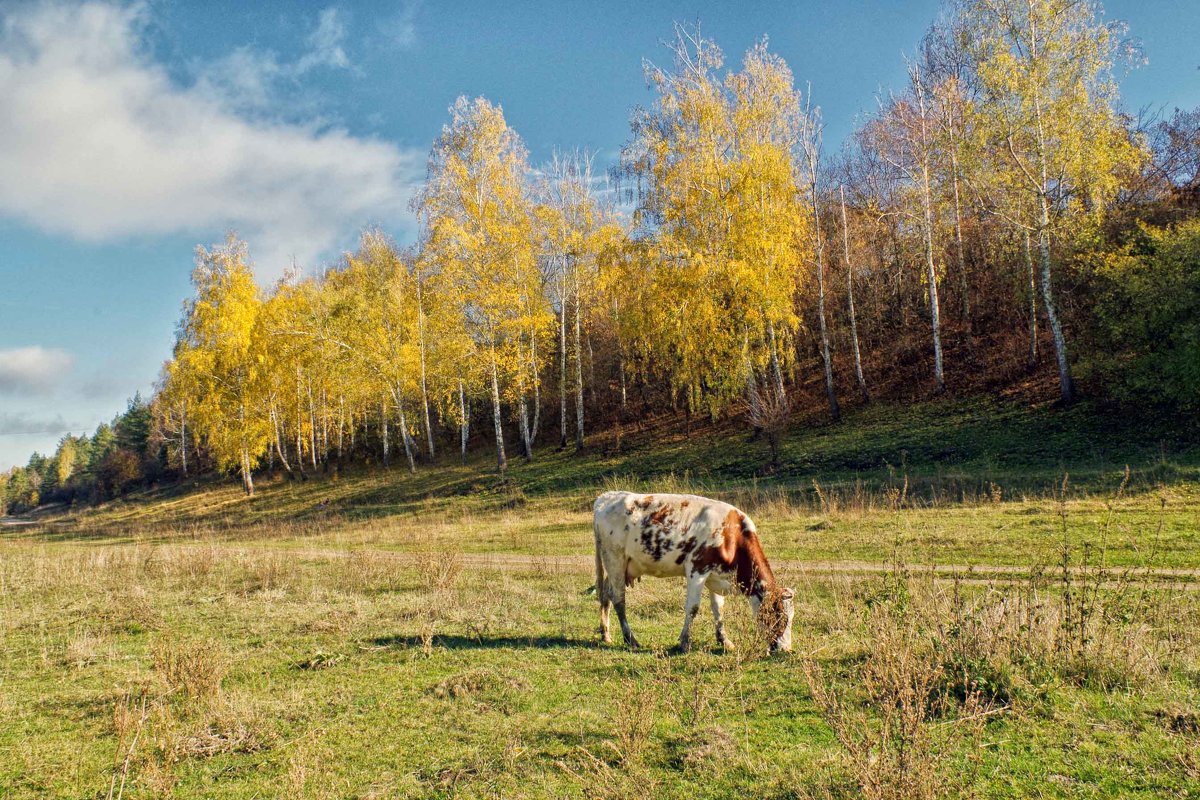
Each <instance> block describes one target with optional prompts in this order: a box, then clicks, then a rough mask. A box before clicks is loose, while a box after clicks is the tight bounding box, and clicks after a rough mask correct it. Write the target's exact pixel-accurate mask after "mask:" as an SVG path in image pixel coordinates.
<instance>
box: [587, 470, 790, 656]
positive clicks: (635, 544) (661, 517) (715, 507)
mask: <svg viewBox="0 0 1200 800" xmlns="http://www.w3.org/2000/svg"><path fill="white" fill-rule="evenodd" d="M592 508H593V517H592V527H593V529H594V531H595V535H596V594H597V595H598V596H599V598H600V635H601V637H602V638H603V640H604V641H606V642H610V641H612V637H611V635H610V634H609V630H608V610H609V605H610V604H611V605H612V606H613V607H615V608H616V610H617V619H618V620H620V622H621V633H622V635H623V636H624V637H625V644H627V645H629V646H630V647H637V646H638V644H637V639H635V638H634V636H633V632H632V631H630V630H629V622H628V620H627V619H626V617H625V587H627V586H630V585H632V584H633V582H634V581H635V580H637V579H638V578H640V577H642V576H643V575H656V576H659V577H667V576H672V575H682V576H684V577H685V578H687V605H686V607H685V611H684V616H683V632H682V633H680V634H679V648H680V650H683V651H685V652H686V651H687V649H688V647H689V645H690V643H691V642H690V630H691V626H692V620H693V619H694V618H695V616H696V612H697V611H699V610H700V595H701V593H702V592H703V591H704V587H705V586H707V587H708V590H709V592H710V593H711V596H712V597H711V600H712V613H713V618H714V619H715V620H716V623H717V643H718V644H719V645H722V646H724V647H731V646H732V644H733V643H732V642H730V641H729V637H727V636H726V635H725V629H724V626H723V625H722V621H721V609H722V606H723V605H724V603H725V595H726V594H727V593H728V592H729V590H730V588H731V587H736V588H737V589H738V591H740V592H741V593H742V594H744V595H746V597H747V598H748V599H749V600H750V606H751V608H753V609H754V613H755V616H756V617H757V618H758V621H759V624H760V625H762V626H763V627H764V628H765V629H766V631H767V633H768V635H769V636H770V637H771V652H775V651H776V650H791V649H792V614H793V613H794V609H793V606H792V598H793V597H794V593H793V591H792V590H791V589H784V588H780V587H779V585H778V584H777V583H776V582H775V575H774V574H773V573H772V572H771V565H770V564H769V563H767V557H766V556H765V555H763V551H762V547H761V545H760V544H759V541H758V532H757V531H756V530H755V527H754V523H753V522H751V520H750V518H749V517H748V516H746V515H745V514H743V513H742V512H741V511H739V510H737V509H736V508H734V507H733V506H731V505H729V504H728V503H722V502H721V501H720V500H710V499H708V498H706V497H697V496H696V495H690V494H634V493H632V492H605V493H604V494H602V495H600V496H599V497H597V498H596V503H595V505H594V506H593V507H592Z"/></svg>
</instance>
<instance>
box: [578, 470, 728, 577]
mask: <svg viewBox="0 0 1200 800" xmlns="http://www.w3.org/2000/svg"><path fill="white" fill-rule="evenodd" d="M593 508H594V524H595V526H596V534H597V538H598V541H600V542H601V543H603V545H604V546H605V547H606V548H609V549H610V552H611V551H615V550H617V549H618V548H620V549H621V550H622V551H623V554H624V556H625V558H626V559H627V563H628V575H629V577H630V578H634V577H637V576H640V575H662V576H668V575H682V574H684V572H685V571H687V569H688V567H689V566H690V565H691V564H690V559H691V557H692V556H693V555H694V554H697V552H698V551H700V550H701V549H707V548H712V547H720V545H721V542H722V538H721V537H722V526H723V524H724V521H725V519H726V518H727V517H728V515H729V514H730V513H733V514H736V515H739V517H740V516H741V514H740V512H738V511H737V509H735V508H734V507H733V506H731V505H729V504H728V503H725V502H722V501H720V500H713V499H711V498H707V497H700V496H698V495H690V494H637V493H634V492H616V491H614V492H605V493H604V494H602V495H600V496H599V497H598V498H596V502H595V505H594V507H593Z"/></svg>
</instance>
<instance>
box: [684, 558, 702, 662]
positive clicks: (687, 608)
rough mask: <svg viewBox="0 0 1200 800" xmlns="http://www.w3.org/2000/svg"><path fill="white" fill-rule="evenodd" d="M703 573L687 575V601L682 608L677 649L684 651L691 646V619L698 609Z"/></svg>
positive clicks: (694, 616)
mask: <svg viewBox="0 0 1200 800" xmlns="http://www.w3.org/2000/svg"><path fill="white" fill-rule="evenodd" d="M704 578H705V576H704V575H689V576H688V583H687V602H686V603H685V604H684V608H683V631H682V632H680V634H679V649H680V651H682V652H684V653H686V652H687V651H688V650H689V649H690V648H691V646H692V620H694V619H695V618H696V612H698V611H699V610H700V596H701V594H702V593H703V592H704Z"/></svg>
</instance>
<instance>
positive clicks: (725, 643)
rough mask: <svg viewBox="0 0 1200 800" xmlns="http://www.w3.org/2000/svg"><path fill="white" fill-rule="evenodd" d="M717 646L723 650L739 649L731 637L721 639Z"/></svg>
mask: <svg viewBox="0 0 1200 800" xmlns="http://www.w3.org/2000/svg"><path fill="white" fill-rule="evenodd" d="M717 647H719V648H721V649H722V650H737V648H736V647H734V646H733V642H732V641H730V640H729V639H721V640H719V641H718V642H717Z"/></svg>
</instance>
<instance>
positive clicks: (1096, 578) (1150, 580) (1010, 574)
mask: <svg viewBox="0 0 1200 800" xmlns="http://www.w3.org/2000/svg"><path fill="white" fill-rule="evenodd" d="M171 546H174V547H185V548H189V547H197V548H212V549H216V550H220V551H222V552H229V553H241V554H247V555H250V554H261V553H264V552H276V553H281V554H290V555H293V556H298V557H300V558H310V559H338V558H349V557H350V556H353V555H361V554H364V553H367V554H370V555H371V556H375V557H379V558H386V559H395V560H397V561H405V560H411V559H413V558H414V557H415V556H416V555H417V553H415V552H413V551H396V550H386V549H381V548H376V547H355V548H281V547H272V546H270V545H228V544H216V543H211V544H176V545H171ZM455 557H456V558H457V559H458V560H459V562H460V563H461V564H462V565H463V566H464V567H465V568H469V569H475V570H503V571H517V572H521V571H539V570H544V571H551V572H579V573H586V574H588V575H589V576H590V575H591V571H592V569H593V559H592V556H591V555H531V554H527V553H456V554H455ZM772 566H773V568H774V570H775V572H776V573H779V574H780V575H786V576H789V577H791V576H794V577H827V576H837V575H844V576H848V577H856V576H857V577H863V576H869V575H881V574H885V573H889V572H892V571H894V570H896V569H903V570H904V571H906V572H907V573H909V574H910V575H913V576H921V575H928V576H931V577H932V578H933V580H934V581H935V582H938V583H952V582H954V581H963V582H970V583H994V584H1011V583H1019V582H1022V581H1025V580H1028V579H1030V578H1031V577H1034V576H1035V575H1040V576H1041V577H1042V578H1043V579H1044V580H1048V581H1050V582H1054V583H1057V582H1061V581H1062V568H1061V567H1058V566H1056V567H1053V568H1043V569H1041V570H1040V571H1036V572H1035V570H1033V569H1031V568H1029V567H1022V566H1014V565H1003V564H917V563H903V564H901V565H899V566H897V565H896V564H893V563H890V562H880V561H853V560H824V561H816V560H814V561H801V560H789V559H779V560H776V561H774V562H773V563H772ZM1068 574H1069V575H1070V576H1071V577H1072V579H1075V580H1080V579H1086V580H1087V581H1089V582H1091V583H1100V584H1109V585H1125V586H1130V587H1133V588H1146V589H1181V590H1188V591H1198V590H1200V569H1183V568H1171V567H1155V568H1134V567H1119V568H1113V567H1110V568H1106V569H1103V570H1102V569H1100V568H1098V567H1088V568H1081V567H1078V566H1075V567H1070V568H1068Z"/></svg>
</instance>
